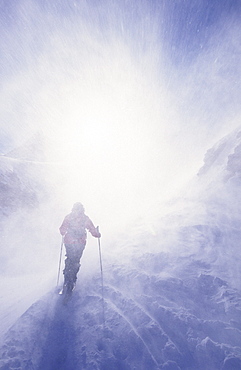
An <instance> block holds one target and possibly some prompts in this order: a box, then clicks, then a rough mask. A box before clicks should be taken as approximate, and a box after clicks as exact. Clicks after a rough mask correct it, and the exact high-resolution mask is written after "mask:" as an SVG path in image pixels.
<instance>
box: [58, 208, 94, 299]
mask: <svg viewBox="0 0 241 370" xmlns="http://www.w3.org/2000/svg"><path fill="white" fill-rule="evenodd" d="M86 229H87V230H88V231H89V232H90V233H91V234H92V235H93V236H94V237H95V238H100V237H101V234H100V233H99V231H98V228H96V227H95V226H94V224H93V222H92V221H91V220H90V218H89V217H88V216H87V215H86V214H85V209H84V206H83V204H82V203H79V202H77V203H75V204H74V205H73V208H72V211H71V213H70V214H68V215H67V216H66V217H65V218H64V221H63V223H62V225H61V226H60V228H59V231H60V234H61V235H62V236H63V242H64V245H65V249H66V259H65V268H64V270H63V274H64V285H63V289H62V293H64V292H65V291H72V290H73V289H74V287H75V284H76V280H77V274H78V271H79V269H80V259H81V257H82V254H83V251H84V249H85V245H86V239H87V232H86Z"/></svg>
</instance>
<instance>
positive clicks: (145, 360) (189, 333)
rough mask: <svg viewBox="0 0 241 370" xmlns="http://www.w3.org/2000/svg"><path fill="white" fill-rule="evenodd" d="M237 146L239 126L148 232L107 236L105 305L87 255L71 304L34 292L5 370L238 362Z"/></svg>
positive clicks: (10, 337)
mask: <svg viewBox="0 0 241 370" xmlns="http://www.w3.org/2000/svg"><path fill="white" fill-rule="evenodd" d="M240 147H241V130H239V129H238V130H236V131H235V132H233V133H231V134H230V135H228V136H227V137H225V138H223V139H222V140H221V141H220V142H219V143H217V144H216V145H215V146H214V147H213V148H212V149H210V150H209V151H208V153H207V154H206V156H205V162H204V166H203V167H202V168H201V170H200V171H199V173H198V175H197V177H196V178H195V179H194V180H193V181H192V182H191V183H190V184H189V186H188V187H187V188H186V189H185V191H184V192H183V193H182V194H181V196H180V197H179V198H177V199H175V200H172V201H171V202H169V204H166V205H165V207H166V215H165V216H164V217H163V216H162V217H155V220H153V222H152V225H151V228H150V229H151V232H150V231H148V228H146V230H145V231H144V229H143V228H142V225H136V227H135V228H134V227H133V229H132V230H133V233H132V234H129V235H128V236H127V235H126V236H125V237H123V238H122V239H120V240H116V241H115V242H113V244H112V245H108V246H105V245H104V243H103V267H104V306H103V301H102V291H101V279H100V273H96V272H93V274H91V273H89V272H88V273H87V271H86V270H85V266H84V265H85V260H84V259H83V262H82V270H81V271H80V273H79V279H78V284H77V287H76V290H75V291H74V293H73V296H72V299H71V300H70V301H69V302H68V304H67V305H66V306H64V305H63V304H62V300H61V298H62V297H61V296H58V294H56V292H55V291H54V290H53V291H50V292H49V293H47V294H46V295H44V296H42V297H41V298H40V299H39V300H38V301H36V303H34V304H33V305H32V306H31V307H30V308H29V309H28V310H27V311H26V312H25V313H24V314H23V315H22V316H21V317H20V318H19V319H18V320H17V321H16V323H15V324H14V325H13V326H12V327H11V328H10V329H9V330H8V331H7V333H6V335H5V338H4V343H3V345H2V347H1V358H2V359H1V361H0V369H2V370H3V369H14V368H15V369H17V368H18V369H39V370H48V369H49V370H50V369H52V370H53V369H56V370H57V369H68V370H72V369H73V370H76V369H89V370H92V369H101V370H110V369H111V370H115V369H119V370H120V369H121V370H122V369H123V370H132V369H143V370H147V369H148V370H149V369H150V370H152V369H153V370H155V369H165V370H178V369H182V370H192V369H198V370H221V369H222V370H230V369H240V368H241V285H240V277H241V276H240V266H241V253H240V240H241V231H240V225H241V209H240V208H241V206H240V204H241V202H240V185H241V183H240V174H241V173H240V171H241V170H240V163H241V151H240ZM163 207H164V205H163ZM103 240H104V239H103ZM86 252H87V251H86ZM87 253H88V252H87Z"/></svg>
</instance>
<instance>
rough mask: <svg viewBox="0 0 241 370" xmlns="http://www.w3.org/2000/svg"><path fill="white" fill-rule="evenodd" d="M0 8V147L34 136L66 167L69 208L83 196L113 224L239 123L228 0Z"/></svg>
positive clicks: (235, 45)
mask: <svg viewBox="0 0 241 370" xmlns="http://www.w3.org/2000/svg"><path fill="white" fill-rule="evenodd" d="M0 9H1V15H0V17H1V18H0V22H1V24H0V27H1V39H0V53H1V54H0V57H1V72H0V77H1V81H2V84H1V87H0V97H1V105H0V124H1V128H2V130H1V131H2V135H1V136H2V138H1V139H2V140H1V151H2V152H4V153H6V152H8V150H10V149H12V148H13V147H14V146H18V145H21V144H22V143H23V142H24V141H25V140H28V139H29V138H30V137H31V136H32V135H33V134H34V133H36V132H41V133H42V134H43V136H44V139H45V143H46V144H45V145H46V147H45V153H46V156H47V160H48V161H52V162H58V163H59V162H61V163H62V164H63V166H62V167H61V166H57V168H58V169H57V172H58V173H59V172H61V176H63V178H64V179H65V180H64V182H63V183H62V184H59V177H56V193H57V194H59V199H60V201H62V202H63V203H64V204H65V205H66V209H67V208H68V209H69V208H70V207H71V205H72V203H73V202H75V201H82V202H83V203H84V204H85V205H86V208H87V209H88V210H89V211H90V212H91V213H92V214H93V213H94V214H95V217H96V218H97V219H100V220H101V221H102V222H106V223H108V222H109V220H110V218H112V219H113V223H116V224H118V223H119V222H120V223H121V222H123V220H126V219H127V220H129V219H130V218H133V217H136V216H138V215H140V214H143V213H144V212H145V211H146V210H147V209H148V207H149V206H150V205H151V204H153V203H155V202H158V201H162V200H165V199H167V198H168V196H170V195H171V194H172V189H173V188H178V187H179V186H181V185H182V184H183V183H184V182H185V181H186V180H187V179H189V178H190V177H191V176H193V175H194V174H195V173H196V172H197V171H198V169H199V167H200V166H201V165H202V159H203V157H204V154H205V152H206V150H207V149H208V148H209V147H210V146H211V145H213V143H214V142H215V141H216V140H217V139H219V138H220V137H221V136H222V135H223V134H225V133H226V132H229V131H230V130H231V129H232V128H234V127H236V126H237V125H239V124H240V121H239V117H240V102H239V91H240V78H241V77H240V76H241V74H240V72H241V71H240V69H241V68H240V62H239V60H240V52H241V48H240V46H241V45H240V38H239V35H240V26H239V24H238V18H239V15H240V6H239V5H238V4H237V2H235V1H231V0H230V1H224V0H223V1H213V2H212V5H210V3H209V2H208V1H191V0H190V1H183V2H180V1H173V2H171V4H170V2H168V1H164V0H163V1H139V2H135V1H123V2H119V1H110V0H106V1H105V0H104V1H100V2H96V1H93V2H91V1H71V0H68V1H64V0H58V1H53V2H51V4H49V2H47V1H37V0H36V1H34V0H24V1H13V0H10V1H1V2H0ZM238 57H239V58H238ZM54 176H55V172H54V171H52V176H51V177H52V179H51V180H53V181H54V179H53V178H54Z"/></svg>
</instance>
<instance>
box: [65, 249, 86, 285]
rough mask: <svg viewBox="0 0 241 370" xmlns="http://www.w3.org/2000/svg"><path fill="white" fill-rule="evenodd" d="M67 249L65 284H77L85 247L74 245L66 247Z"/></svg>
mask: <svg viewBox="0 0 241 370" xmlns="http://www.w3.org/2000/svg"><path fill="white" fill-rule="evenodd" d="M65 248H66V259H65V268H64V271H63V273H64V284H66V283H68V282H70V283H73V284H75V282H76V280H77V274H78V272H79V269H80V258H81V257H82V254H83V251H84V248H85V245H80V244H77V243H74V244H70V245H66V246H65Z"/></svg>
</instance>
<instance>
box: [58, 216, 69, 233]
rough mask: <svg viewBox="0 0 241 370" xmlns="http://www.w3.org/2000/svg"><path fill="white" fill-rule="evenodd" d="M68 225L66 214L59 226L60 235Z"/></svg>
mask: <svg viewBox="0 0 241 370" xmlns="http://www.w3.org/2000/svg"><path fill="white" fill-rule="evenodd" d="M68 226H69V221H68V216H66V217H65V219H64V221H63V223H62V225H61V226H60V228H59V231H60V234H61V235H65V234H66V232H67V230H68Z"/></svg>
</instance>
